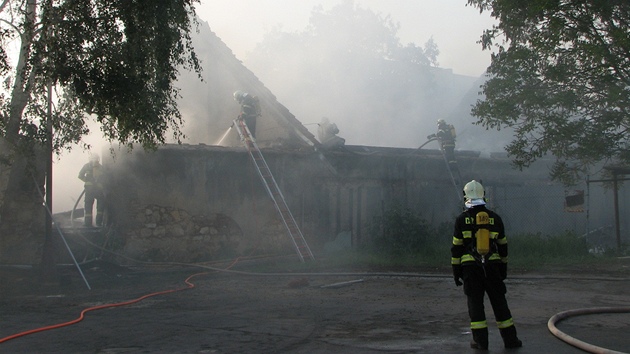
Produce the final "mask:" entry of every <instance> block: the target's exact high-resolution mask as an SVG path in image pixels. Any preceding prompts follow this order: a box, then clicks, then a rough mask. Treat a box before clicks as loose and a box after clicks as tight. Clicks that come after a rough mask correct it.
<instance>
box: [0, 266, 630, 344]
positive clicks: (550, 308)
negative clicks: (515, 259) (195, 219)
mask: <svg viewBox="0 0 630 354" xmlns="http://www.w3.org/2000/svg"><path fill="white" fill-rule="evenodd" d="M628 265H629V266H630V261H628ZM82 269H83V272H84V274H85V278H86V280H87V282H88V283H89V285H90V287H91V290H88V289H87V286H86V284H85V282H84V281H83V280H82V278H81V277H80V274H79V273H78V272H77V271H76V269H73V268H72V267H67V268H63V269H61V270H60V271H59V273H60V279H61V281H59V282H57V281H47V282H46V281H44V282H42V281H39V282H35V281H33V277H32V272H33V271H32V270H28V269H19V268H11V267H4V268H2V269H1V272H0V274H1V278H0V280H1V281H2V283H1V288H0V290H1V291H0V295H1V297H0V319H1V323H2V325H1V327H0V341H3V342H2V343H0V352H1V353H18V352H24V353H462V352H464V353H466V352H474V350H473V349H470V348H469V341H470V338H471V335H470V332H469V329H468V318H467V312H466V302H465V297H464V294H463V290H462V288H461V287H456V286H455V285H454V284H453V281H452V279H451V277H450V274H449V272H448V269H412V270H409V269H407V270H405V271H400V270H383V269H379V270H378V271H374V270H357V269H352V270H347V269H335V270H326V271H325V272H323V271H321V269H320V270H319V271H320V273H317V274H304V273H299V274H287V273H291V272H293V273H295V269H303V268H301V267H300V264H299V262H297V261H287V262H286V264H276V265H275V268H274V269H283V273H276V274H269V273H265V275H262V274H259V275H253V274H242V273H230V272H217V271H213V270H209V269H202V268H195V267H177V266H172V267H165V266H162V267H150V266H143V267H121V266H116V265H114V264H111V263H104V262H94V263H91V264H88V265H85V266H83V267H82ZM231 269H233V270H239V271H244V272H252V273H253V272H261V271H262V270H261V269H263V267H262V266H261V264H260V263H257V262H248V263H243V264H237V265H236V266H234V267H233V268H231ZM265 269H268V268H265ZM628 270H629V268H628V267H627V266H626V265H615V266H614V267H612V268H611V267H608V268H598V267H589V268H587V269H572V270H570V271H569V270H566V269H564V270H563V269H554V270H548V271H537V272H535V273H534V272H524V271H521V272H517V271H513V272H511V273H510V276H509V278H508V280H507V286H508V302H509V303H510V307H511V309H512V313H513V317H514V319H515V322H516V326H517V329H518V332H519V336H520V338H521V339H522V340H523V343H524V346H523V348H521V349H518V350H505V349H503V345H502V342H501V339H500V336H499V333H498V331H497V329H496V327H495V326H494V323H493V320H494V317H493V315H492V313H491V310H490V306H489V305H488V306H487V309H486V312H487V315H488V320H489V321H488V322H489V324H490V336H491V338H490V351H489V353H513V352H514V353H515V352H518V353H582V352H583V351H581V350H579V349H577V348H575V347H572V346H570V345H569V344H567V343H565V342H563V341H561V340H560V339H558V338H556V337H555V336H553V335H552V334H551V333H550V331H549V330H548V328H547V322H548V320H549V318H550V317H551V316H553V315H554V314H556V313H558V312H561V311H566V310H571V309H579V308H591V307H629V306H630V297H629V296H628V293H629V291H630V283H629V280H630V276H629V275H628ZM276 271H277V270H276ZM285 272H286V273H285ZM301 272H303V270H301ZM186 281H188V284H187V283H186ZM180 289H181V290H180ZM160 292H162V293H160ZM156 293H159V294H156ZM125 303H127V304H125ZM107 304H117V306H114V307H105V308H101V309H95V310H88V311H85V310H86V309H91V308H94V307H95V306H102V305H107ZM82 311H84V318H83V320H79V319H80V316H81V314H82ZM73 321H74V322H76V323H74V324H69V325H66V326H61V327H59V328H54V329H45V327H46V326H54V325H59V324H66V323H68V322H73ZM629 326H630V314H627V313H621V314H595V315H588V316H580V317H573V318H569V319H566V320H564V321H562V322H560V323H559V324H558V327H559V329H560V330H562V331H564V332H565V333H567V334H569V335H571V336H573V337H576V338H578V339H580V340H582V341H585V342H588V343H590V344H593V345H596V346H601V347H604V348H608V349H611V350H616V351H626V352H630V337H629V336H628V335H627V328H628V327H629ZM32 330H35V332H34V333H31V334H24V335H21V336H18V337H16V338H13V339H7V338H10V336H13V335H16V334H23V333H25V332H26V331H32Z"/></svg>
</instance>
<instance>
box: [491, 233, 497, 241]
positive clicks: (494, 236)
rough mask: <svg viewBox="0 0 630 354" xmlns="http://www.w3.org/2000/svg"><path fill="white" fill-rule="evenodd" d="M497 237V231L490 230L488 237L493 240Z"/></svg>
mask: <svg viewBox="0 0 630 354" xmlns="http://www.w3.org/2000/svg"><path fill="white" fill-rule="evenodd" d="M497 237H499V233H498V232H491V233H490V238H491V239H493V240H496V239H497Z"/></svg>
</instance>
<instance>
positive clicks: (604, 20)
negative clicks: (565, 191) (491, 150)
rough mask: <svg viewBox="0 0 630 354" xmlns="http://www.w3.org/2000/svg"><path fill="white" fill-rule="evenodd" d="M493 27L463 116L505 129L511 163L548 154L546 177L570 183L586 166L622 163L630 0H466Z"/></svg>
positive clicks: (628, 97) (628, 112)
mask: <svg viewBox="0 0 630 354" xmlns="http://www.w3.org/2000/svg"><path fill="white" fill-rule="evenodd" d="M468 4H469V5H472V6H475V7H477V8H478V9H479V10H480V11H492V16H493V17H495V18H496V19H498V20H499V24H498V25H495V26H493V28H491V29H488V30H486V31H485V32H484V33H483V35H482V37H481V40H480V43H481V44H482V47H483V48H484V49H490V48H493V49H494V53H493V54H492V61H491V64H490V66H489V68H488V71H487V73H488V76H489V80H488V81H487V82H486V83H485V84H484V85H483V86H482V90H483V94H484V95H485V99H483V100H479V101H478V102H477V103H476V104H475V105H474V107H473V109H472V113H473V115H474V116H476V117H477V118H478V121H477V124H481V125H483V126H485V127H486V128H496V129H501V128H505V127H510V128H513V129H514V131H515V136H514V140H513V141H512V142H511V143H510V144H509V145H508V146H507V148H506V150H507V152H508V154H509V155H510V156H511V157H512V158H513V161H514V163H515V165H516V166H517V167H519V168H521V169H522V168H524V167H527V166H529V165H530V164H531V163H533V162H534V161H536V160H537V159H539V158H540V157H542V156H545V155H548V154H552V155H554V156H555V164H554V166H553V168H552V170H551V177H552V178H554V179H556V180H560V181H562V182H564V183H566V184H573V183H575V182H577V181H578V180H579V179H580V178H581V176H583V174H585V173H588V171H589V170H591V169H592V167H593V166H595V165H597V164H600V163H602V162H603V163H606V162H612V163H620V164H627V163H630V146H629V141H628V127H629V126H630V3H629V2H628V1H627V0H610V1H600V0H554V1H550V0H532V1H515V0H468Z"/></svg>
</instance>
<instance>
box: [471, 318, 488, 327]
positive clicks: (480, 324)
mask: <svg viewBox="0 0 630 354" xmlns="http://www.w3.org/2000/svg"><path fill="white" fill-rule="evenodd" d="M482 328H488V322H486V321H485V320H483V321H477V322H470V329H482Z"/></svg>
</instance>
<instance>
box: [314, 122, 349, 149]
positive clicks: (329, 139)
mask: <svg viewBox="0 0 630 354" xmlns="http://www.w3.org/2000/svg"><path fill="white" fill-rule="evenodd" d="M317 125H318V129H317V137H318V138H319V142H320V143H322V146H323V147H324V148H326V149H333V148H338V147H341V146H343V145H344V144H345V143H346V139H344V138H340V137H338V136H337V133H339V128H337V124H335V123H331V122H330V120H329V119H328V118H327V117H323V118H322V121H321V122H320V123H318V124H317Z"/></svg>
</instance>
